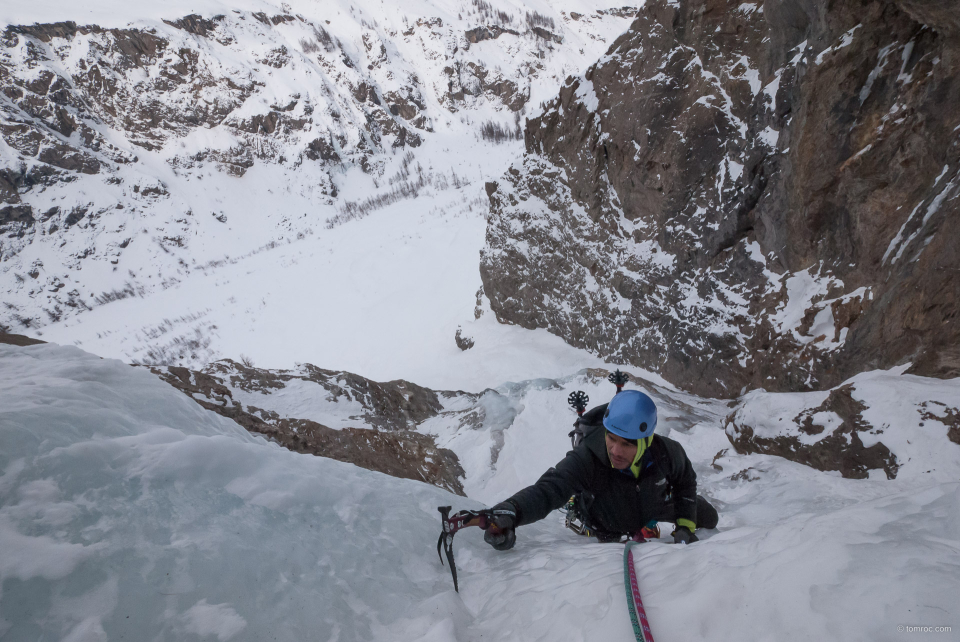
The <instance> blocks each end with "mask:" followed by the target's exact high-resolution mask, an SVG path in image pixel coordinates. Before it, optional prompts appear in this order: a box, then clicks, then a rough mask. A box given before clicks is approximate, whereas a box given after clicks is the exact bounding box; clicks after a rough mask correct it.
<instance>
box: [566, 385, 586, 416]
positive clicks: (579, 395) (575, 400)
mask: <svg viewBox="0 0 960 642" xmlns="http://www.w3.org/2000/svg"><path fill="white" fill-rule="evenodd" d="M567 403H568V404H570V405H571V406H572V407H573V409H574V410H576V411H577V415H579V416H580V417H582V416H583V411H584V410H586V409H587V404H588V403H590V397H588V396H587V393H585V392H584V391H583V390H577V391H576V392H571V393H570V396H569V397H567Z"/></svg>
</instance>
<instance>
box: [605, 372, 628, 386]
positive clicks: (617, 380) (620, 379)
mask: <svg viewBox="0 0 960 642" xmlns="http://www.w3.org/2000/svg"><path fill="white" fill-rule="evenodd" d="M629 380H630V375H628V374H627V373H626V372H620V369H619V368H618V369H617V370H616V371H615V372H611V373H610V375H609V376H608V377H607V381H609V382H610V383H612V384H613V385H615V386H616V387H617V392H620V391H621V390H623V384H625V383H627V381H629Z"/></svg>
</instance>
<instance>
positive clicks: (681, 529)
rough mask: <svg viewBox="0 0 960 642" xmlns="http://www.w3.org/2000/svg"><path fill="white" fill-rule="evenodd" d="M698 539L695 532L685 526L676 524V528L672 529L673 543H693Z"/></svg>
mask: <svg viewBox="0 0 960 642" xmlns="http://www.w3.org/2000/svg"><path fill="white" fill-rule="evenodd" d="M699 541H700V538H699V537H697V535H696V533H693V532H692V531H691V530H690V529H689V528H687V527H686V526H678V527H677V529H676V530H675V531H673V543H674V544H693V543H694V542H699Z"/></svg>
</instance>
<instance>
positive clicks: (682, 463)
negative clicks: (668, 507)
mask: <svg viewBox="0 0 960 642" xmlns="http://www.w3.org/2000/svg"><path fill="white" fill-rule="evenodd" d="M663 444H664V446H665V447H666V451H667V460H668V461H669V462H670V466H669V471H665V473H666V474H667V475H668V479H667V481H668V482H669V483H670V485H671V486H672V487H673V506H674V512H675V514H676V524H677V526H686V527H687V528H688V529H689V530H690V532H691V533H692V532H693V531H695V530H697V473H696V472H694V470H693V464H691V463H690V459H689V458H688V457H687V453H686V452H685V451H684V450H683V446H681V445H680V444H678V443H677V442H675V441H672V440H671V441H667V440H666V439H664V440H663Z"/></svg>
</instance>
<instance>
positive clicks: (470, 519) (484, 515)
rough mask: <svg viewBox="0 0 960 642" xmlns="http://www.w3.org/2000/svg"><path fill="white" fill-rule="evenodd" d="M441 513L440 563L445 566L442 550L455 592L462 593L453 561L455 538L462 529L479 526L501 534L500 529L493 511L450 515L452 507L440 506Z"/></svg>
mask: <svg viewBox="0 0 960 642" xmlns="http://www.w3.org/2000/svg"><path fill="white" fill-rule="evenodd" d="M437 510H438V511H440V522H441V523H442V524H443V532H442V533H440V539H438V540H437V555H438V556H439V557H440V563H441V564H443V555H441V554H440V548H441V547H442V548H443V552H444V553H446V554H447V561H448V562H450V573H451V574H452V575H453V590H454V591H456V592H457V593H459V592H460V587H459V586H458V584H457V565H456V563H455V562H454V560H453V536H454V535H456V534H457V531H459V530H460V529H461V528H467V527H468V526H479V527H480V528H482V529H483V530H488V529H489V530H490V531H491V532H492V533H494V534H499V533H500V529H499V528H498V527H497V525H496V524H495V523H494V522H493V509H490V508H488V509H485V510H462V511H460V512H459V513H454V514H453V515H451V514H450V506H438V507H437Z"/></svg>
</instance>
